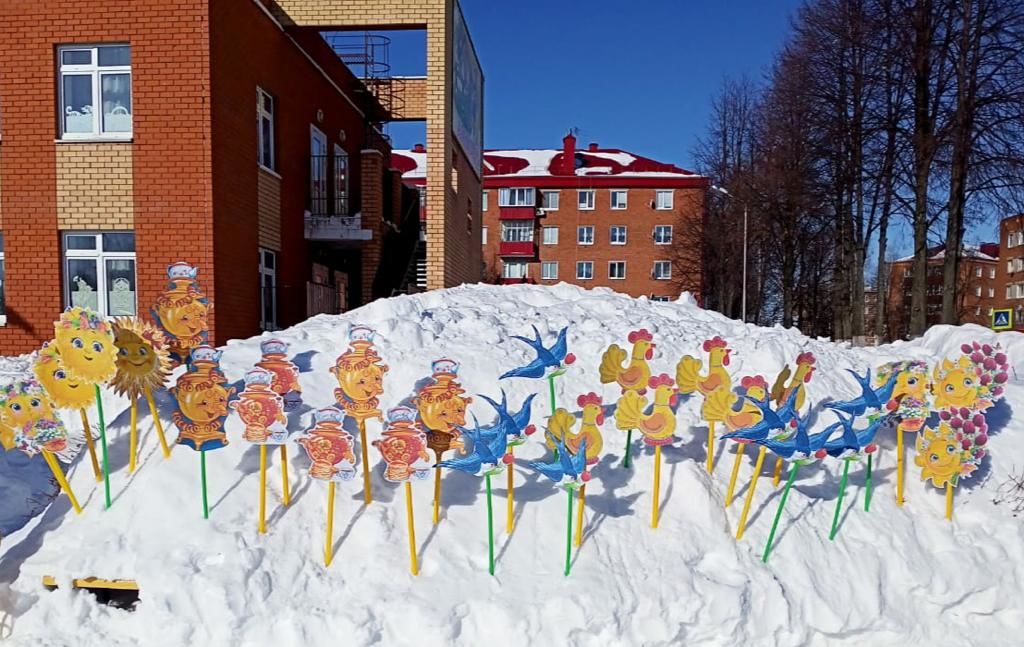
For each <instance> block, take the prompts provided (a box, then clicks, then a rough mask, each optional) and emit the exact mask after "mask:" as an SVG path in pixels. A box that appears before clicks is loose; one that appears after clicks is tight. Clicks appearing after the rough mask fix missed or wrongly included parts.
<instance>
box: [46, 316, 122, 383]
mask: <svg viewBox="0 0 1024 647" xmlns="http://www.w3.org/2000/svg"><path fill="white" fill-rule="evenodd" d="M53 329H54V333H55V335H54V337H55V338H54V345H55V346H56V349H57V352H58V353H60V358H61V361H62V362H63V364H64V370H65V372H66V374H67V376H69V377H71V378H73V379H75V380H79V381H81V382H84V383H85V384H102V383H104V382H106V381H107V380H109V379H110V378H112V377H114V373H115V372H116V371H117V367H116V366H115V364H114V360H115V358H116V357H117V348H115V346H114V333H113V331H112V330H111V327H110V324H109V323H108V322H107V321H105V320H104V319H103V318H102V317H100V315H99V314H97V313H96V312H95V311H93V310H89V309H88V308H83V307H81V306H75V307H73V308H68V309H67V310H65V311H64V312H63V314H61V316H60V319H58V320H57V321H56V322H54V324H53Z"/></svg>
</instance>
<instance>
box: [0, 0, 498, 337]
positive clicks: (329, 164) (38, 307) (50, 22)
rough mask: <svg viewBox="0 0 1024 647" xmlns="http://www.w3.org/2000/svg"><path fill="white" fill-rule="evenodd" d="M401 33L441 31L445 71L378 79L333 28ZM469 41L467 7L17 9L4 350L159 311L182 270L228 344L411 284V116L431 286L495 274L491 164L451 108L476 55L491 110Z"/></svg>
mask: <svg viewBox="0 0 1024 647" xmlns="http://www.w3.org/2000/svg"><path fill="white" fill-rule="evenodd" d="M453 16H454V18H453ZM453 24H455V25H456V27H454V28H453ZM395 26H401V27H402V28H409V29H424V30H426V31H427V32H428V51H427V52H425V56H426V58H427V69H428V73H429V76H428V77H424V78H420V79H413V80H409V81H408V82H404V83H402V84H400V85H398V86H396V85H395V84H392V83H390V82H389V80H388V79H381V78H374V79H366V78H357V76H356V74H354V73H353V70H354V69H355V68H354V67H352V69H350V66H347V65H346V63H345V62H344V61H343V57H342V55H341V54H340V53H339V52H340V50H339V49H338V48H336V47H332V45H331V44H329V43H328V40H327V39H326V38H325V36H324V34H325V33H326V32H337V31H343V30H346V29H359V30H372V29H379V28H383V27H395ZM459 26H461V30H462V32H459ZM460 36H461V41H459V37H460ZM468 38H469V37H468V32H466V28H465V25H464V21H462V18H461V12H460V10H459V8H458V5H457V3H456V2H454V0H424V1H422V2H417V3H415V6H413V4H412V3H408V2H402V1H401V0H393V1H384V2H369V0H335V1H333V2H330V3H325V2H319V1H318V0H217V1H216V2H214V1H211V0H179V1H178V2H175V3H167V2H161V1H156V0H138V1H136V2H132V3H130V4H128V5H126V4H125V3H123V2H113V1H112V0H90V2H87V3H81V2H70V1H68V0H33V1H32V2H29V1H27V0H13V1H12V2H5V3H2V4H0V56H2V58H3V60H4V71H3V74H0V354H7V353H15V352H24V351H28V350H31V349H32V348H34V347H36V346H38V344H39V343H40V342H41V341H43V340H45V339H48V338H49V337H50V336H52V333H53V331H52V322H53V320H54V319H55V318H56V316H57V314H58V313H59V312H60V311H61V310H62V309H63V307H65V306H67V305H74V304H82V305H90V306H92V307H95V308H97V309H98V310H100V311H101V312H102V313H103V314H106V315H110V316H113V315H122V314H125V315H130V314H145V313H147V312H148V309H149V307H150V305H151V304H152V303H153V302H154V300H155V299H156V297H157V295H158V294H159V293H160V291H161V290H163V288H164V286H165V284H166V274H165V268H166V266H167V265H168V264H169V263H172V262H174V261H179V260H185V261H188V262H190V263H193V264H195V265H198V266H199V268H200V274H199V278H200V282H201V284H202V286H203V288H204V290H205V292H206V293H207V294H208V295H209V296H210V298H211V299H212V300H213V302H214V303H215V309H214V311H213V313H212V315H211V319H210V327H211V334H212V336H213V339H215V340H217V342H218V343H221V342H223V341H224V340H225V339H228V338H232V337H244V336H248V335H251V334H254V333H257V332H259V331H260V329H261V328H262V329H273V328H276V327H281V326H286V325H290V324H293V323H296V322H298V321H301V320H303V319H305V318H306V317H307V316H309V315H311V314H315V313H317V312H324V311H338V310H340V309H341V308H343V307H345V306H353V305H358V304H360V303H364V302H366V301H368V300H370V299H372V298H376V297H378V296H388V295H390V294H391V293H392V292H393V291H395V290H401V289H402V288H403V286H404V285H405V284H406V283H408V281H409V277H410V276H413V275H414V273H412V271H411V267H412V265H411V261H412V260H413V259H414V257H415V250H416V248H417V245H419V244H420V243H419V241H420V224H419V220H420V219H419V217H418V210H417V204H418V200H417V196H416V193H415V192H414V191H412V190H410V189H408V188H406V187H404V185H403V183H402V181H401V178H400V174H399V173H398V172H396V171H392V170H390V169H389V167H388V163H389V159H390V146H389V144H388V142H387V141H386V139H385V138H384V137H382V136H381V135H380V127H381V125H382V123H383V122H386V121H388V120H393V119H406V120H422V121H426V122H427V137H428V141H429V142H431V143H432V144H436V148H437V152H436V153H435V154H434V155H433V156H432V157H431V161H430V163H429V166H430V169H431V175H430V178H431V179H430V182H429V183H428V190H427V193H428V194H429V196H430V199H431V203H432V204H437V205H442V206H443V207H444V209H439V213H441V214H443V217H437V218H435V219H433V221H432V222H431V223H430V226H429V229H428V231H427V232H426V233H425V235H424V238H425V243H426V254H427V261H428V263H427V264H428V268H427V269H428V272H429V282H430V287H443V286H445V285H450V284H454V283H458V282H462V281H465V280H474V279H475V278H477V277H478V276H479V267H480V263H479V256H477V257H476V258H474V252H477V253H478V250H477V249H476V248H475V246H474V245H471V244H469V241H470V240H478V239H479V238H478V237H479V235H480V222H479V221H480V218H479V211H478V210H479V205H476V207H475V209H476V211H474V206H473V204H472V203H473V201H474V199H475V198H476V196H478V195H479V177H478V176H479V170H478V169H479V166H478V165H476V166H474V163H473V157H474V156H473V151H472V148H473V146H472V142H471V141H470V145H467V146H465V149H464V148H460V146H462V145H463V144H462V143H460V142H465V141H466V138H465V137H463V139H461V140H460V139H459V130H458V128H456V127H455V125H453V124H454V123H455V122H454V121H453V119H454V117H453V112H454V109H453V107H452V105H453V98H452V96H451V93H452V92H453V87H454V81H453V78H456V75H461V76H459V77H458V79H460V80H461V79H463V77H466V74H467V73H466V72H465V67H466V65H467V63H466V61H467V60H468V61H469V63H468V64H470V65H471V66H472V65H473V64H475V66H476V67H475V69H474V70H470V73H469V76H468V78H469V79H470V82H471V83H470V85H469V86H468V87H469V91H470V93H471V96H470V99H471V100H469V101H468V102H466V103H467V105H469V106H470V107H469V109H468V110H469V112H468V113H467V114H468V115H469V116H470V118H471V121H472V120H474V119H476V117H477V115H476V113H475V112H474V108H473V106H475V105H476V103H474V101H475V98H474V97H475V95H472V93H474V92H476V91H479V92H480V93H481V94H482V76H481V75H480V73H479V63H478V62H477V61H475V54H474V53H473V52H472V44H471V41H469V40H468ZM456 41H459V42H461V43H463V44H462V45H461V49H458V48H459V47H460V46H459V44H458V43H457V42H456ZM466 42H469V45H468V46H467V45H465V43H466ZM467 48H468V49H467ZM453 52H454V53H453ZM459 52H461V54H460V53H459ZM458 56H461V59H460V60H461V61H462V68H460V63H459V62H458V61H456V62H455V64H454V65H453V64H452V59H453V57H455V58H458ZM356 58H357V59H359V57H358V56H357V57H356ZM345 61H349V62H351V61H350V60H349V59H345ZM361 62H362V63H363V65H364V68H372V67H373V61H368V60H366V59H361ZM360 76H361V77H362V76H363V75H360ZM465 86H466V82H465V81H463V82H462V86H460V87H461V88H462V89H463V91H465ZM382 90H384V91H382ZM403 92H404V93H405V94H406V95H407V99H408V100H404V99H403V97H401V96H398V95H401V94H402V93H403ZM385 96H386V97H387V100H385V98H384V97H385ZM455 99H458V96H456V97H455ZM463 117H464V118H463V121H465V115H463ZM471 125H472V127H473V128H478V129H482V108H481V111H480V114H479V120H477V122H476V123H474V124H471ZM462 127H463V129H465V127H466V126H465V124H462ZM474 134H475V135H479V133H476V132H475V131H474ZM466 149H468V152H467V150H466ZM459 152H461V155H459ZM478 153H479V151H478ZM467 223H468V224H467ZM460 246H461V249H460ZM453 251H454V252H455V253H451V254H446V252H453Z"/></svg>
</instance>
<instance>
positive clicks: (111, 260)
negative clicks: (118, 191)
mask: <svg viewBox="0 0 1024 647" xmlns="http://www.w3.org/2000/svg"><path fill="white" fill-rule="evenodd" d="M135 290H136V288H135V234H134V232H130V231H127V232H105V233H81V232H68V233H65V234H64V305H67V306H82V307H84V308H90V309H92V310H95V311H97V312H99V313H100V314H102V315H104V316H108V317H117V316H121V315H124V316H134V315H135Z"/></svg>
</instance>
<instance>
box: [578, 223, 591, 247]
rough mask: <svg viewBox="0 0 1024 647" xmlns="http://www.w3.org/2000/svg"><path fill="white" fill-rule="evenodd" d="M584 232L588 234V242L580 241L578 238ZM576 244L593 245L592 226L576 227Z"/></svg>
mask: <svg viewBox="0 0 1024 647" xmlns="http://www.w3.org/2000/svg"><path fill="white" fill-rule="evenodd" d="M584 231H589V232H590V241H589V242H588V241H581V240H580V237H581V234H582V233H583V232H584ZM576 244H577V245H593V244H594V225H579V226H578V227H576Z"/></svg>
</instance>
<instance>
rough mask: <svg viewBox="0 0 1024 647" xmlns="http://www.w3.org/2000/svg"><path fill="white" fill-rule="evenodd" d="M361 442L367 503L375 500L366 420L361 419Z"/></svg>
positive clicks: (364, 492)
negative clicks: (371, 486)
mask: <svg viewBox="0 0 1024 647" xmlns="http://www.w3.org/2000/svg"><path fill="white" fill-rule="evenodd" d="M359 444H360V448H359V449H360V450H361V451H362V453H363V501H364V502H365V503H366V505H370V504H371V503H372V502H373V492H372V491H371V490H370V458H369V455H368V454H367V449H366V420H364V419H360V420H359Z"/></svg>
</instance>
